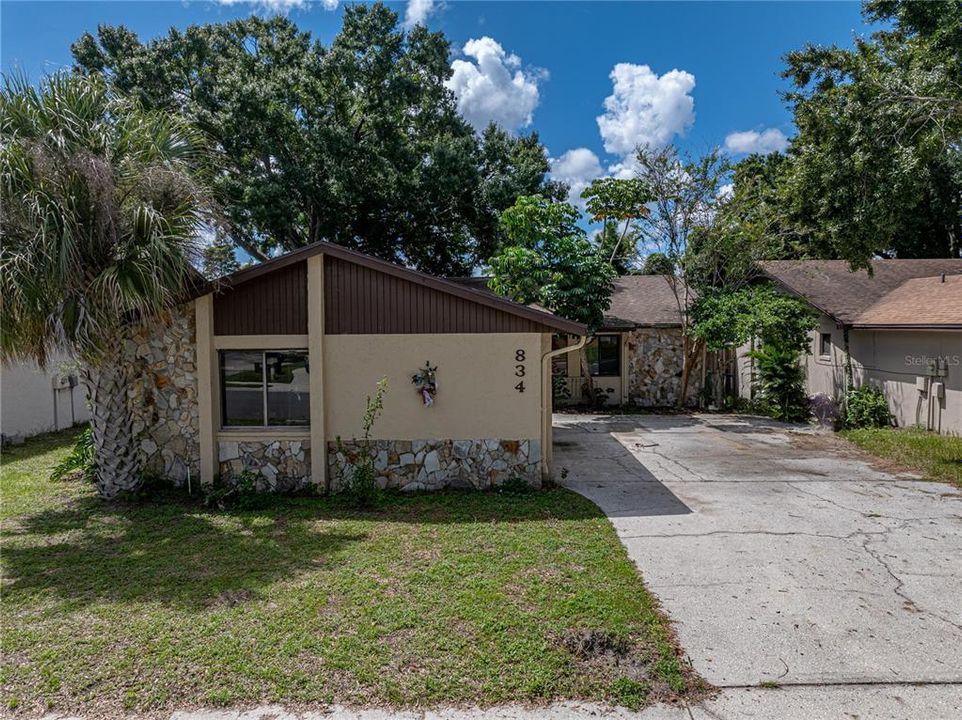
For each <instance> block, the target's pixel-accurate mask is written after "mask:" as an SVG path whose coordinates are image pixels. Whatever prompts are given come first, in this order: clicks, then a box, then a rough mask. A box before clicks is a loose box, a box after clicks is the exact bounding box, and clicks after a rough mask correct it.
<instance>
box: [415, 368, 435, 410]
mask: <svg viewBox="0 0 962 720" xmlns="http://www.w3.org/2000/svg"><path fill="white" fill-rule="evenodd" d="M437 371H438V367H437V365H435V366H434V367H431V363H430V362H428V361H427V360H425V361H424V367H423V368H421V369H420V370H418V371H417V374H415V375H412V376H411V382H412V383H414V386H415V387H416V388H417V393H418V395H420V396H421V401H422V402H423V403H424V407H431V406H432V405H434V398H435V397H437V394H438V379H437V375H436V373H437Z"/></svg>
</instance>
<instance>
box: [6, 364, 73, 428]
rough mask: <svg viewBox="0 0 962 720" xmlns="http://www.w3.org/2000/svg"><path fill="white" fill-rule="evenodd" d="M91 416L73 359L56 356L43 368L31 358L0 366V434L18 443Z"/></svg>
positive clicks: (69, 425) (66, 426)
mask: <svg viewBox="0 0 962 720" xmlns="http://www.w3.org/2000/svg"><path fill="white" fill-rule="evenodd" d="M89 419H90V409H89V408H88V407H87V395H86V393H85V392H84V388H83V386H82V385H81V384H80V382H79V378H78V374H77V368H76V363H74V362H72V361H71V360H70V359H69V358H68V357H66V356H57V357H54V358H52V359H51V360H50V362H48V363H47V367H46V368H41V367H39V366H38V365H37V364H36V363H34V362H19V363H5V364H4V365H3V366H2V367H0V438H2V442H3V444H6V443H11V444H13V443H17V442H20V441H21V440H23V439H24V438H27V437H30V436H31V435H37V434H39V433H44V432H51V431H54V430H63V429H65V428H69V427H71V426H72V425H76V424H77V423H82V422H86V421H87V420H89Z"/></svg>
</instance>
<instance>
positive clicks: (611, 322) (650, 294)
mask: <svg viewBox="0 0 962 720" xmlns="http://www.w3.org/2000/svg"><path fill="white" fill-rule="evenodd" d="M678 293H679V297H680V299H681V302H682V304H684V302H685V294H684V293H685V287H684V284H683V283H682V282H681V281H680V280H679V281H678ZM636 327H681V312H680V311H679V309H678V300H677V299H676V298H675V293H674V292H673V291H672V287H671V283H670V282H669V281H668V278H666V277H665V276H664V275H623V276H621V277H619V278H615V291H614V293H613V294H612V296H611V307H610V308H608V312H606V313H605V321H604V325H603V328H604V329H606V330H630V329H631V328H636Z"/></svg>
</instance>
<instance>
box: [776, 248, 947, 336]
mask: <svg viewBox="0 0 962 720" xmlns="http://www.w3.org/2000/svg"><path fill="white" fill-rule="evenodd" d="M758 266H759V268H760V269H761V270H762V272H763V273H764V274H765V275H766V276H767V277H769V278H771V279H772V280H775V281H776V282H777V283H779V284H780V285H782V286H783V287H784V288H785V289H787V290H788V291H789V292H791V293H793V294H795V295H798V296H799V297H802V298H804V299H805V300H807V301H808V302H809V303H811V304H812V305H813V306H814V307H815V308H817V309H819V310H821V311H822V312H824V313H825V314H826V315H829V316H830V317H832V318H834V319H835V320H836V321H837V322H838V323H840V324H842V325H852V324H854V323H855V322H857V321H858V319H859V317H860V316H861V315H862V313H864V312H866V311H867V310H868V309H869V308H870V307H872V306H873V305H875V304H876V303H878V302H880V301H881V300H882V299H883V298H884V297H885V296H886V295H888V294H889V293H890V292H892V291H893V290H895V289H896V288H898V287H899V286H901V285H902V284H903V283H904V282H906V281H907V280H912V279H915V278H925V277H934V276H939V275H941V274H942V273H945V274H946V275H960V274H962V259H960V260H953V259H931V260H928V259H926V260H873V261H872V270H873V274H872V275H869V274H868V272H867V271H866V270H857V271H855V272H852V271H851V270H850V269H849V266H848V263H847V262H846V261H844V260H769V261H765V262H760V263H758ZM904 299H905V298H904V297H903V301H904ZM920 303H924V301H920Z"/></svg>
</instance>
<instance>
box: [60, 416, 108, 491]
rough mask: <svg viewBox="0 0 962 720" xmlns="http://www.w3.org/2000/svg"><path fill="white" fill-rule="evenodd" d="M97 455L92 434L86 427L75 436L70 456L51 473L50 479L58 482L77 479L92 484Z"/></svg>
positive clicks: (94, 476)
mask: <svg viewBox="0 0 962 720" xmlns="http://www.w3.org/2000/svg"><path fill="white" fill-rule="evenodd" d="M96 459H97V453H96V450H95V449H94V433H93V430H91V429H90V426H89V425H88V426H87V427H85V428H84V429H83V430H82V431H81V433H80V434H79V435H78V436H77V442H76V443H74V446H73V449H72V450H71V451H70V454H69V455H67V457H65V458H64V459H63V460H61V461H60V462H59V463H58V464H57V465H56V466H55V467H54V469H53V470H52V471H51V473H50V479H51V480H53V481H55V482H59V481H61V480H72V479H74V478H79V479H82V480H87V481H89V482H94V481H95V480H96V471H97V464H96Z"/></svg>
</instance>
